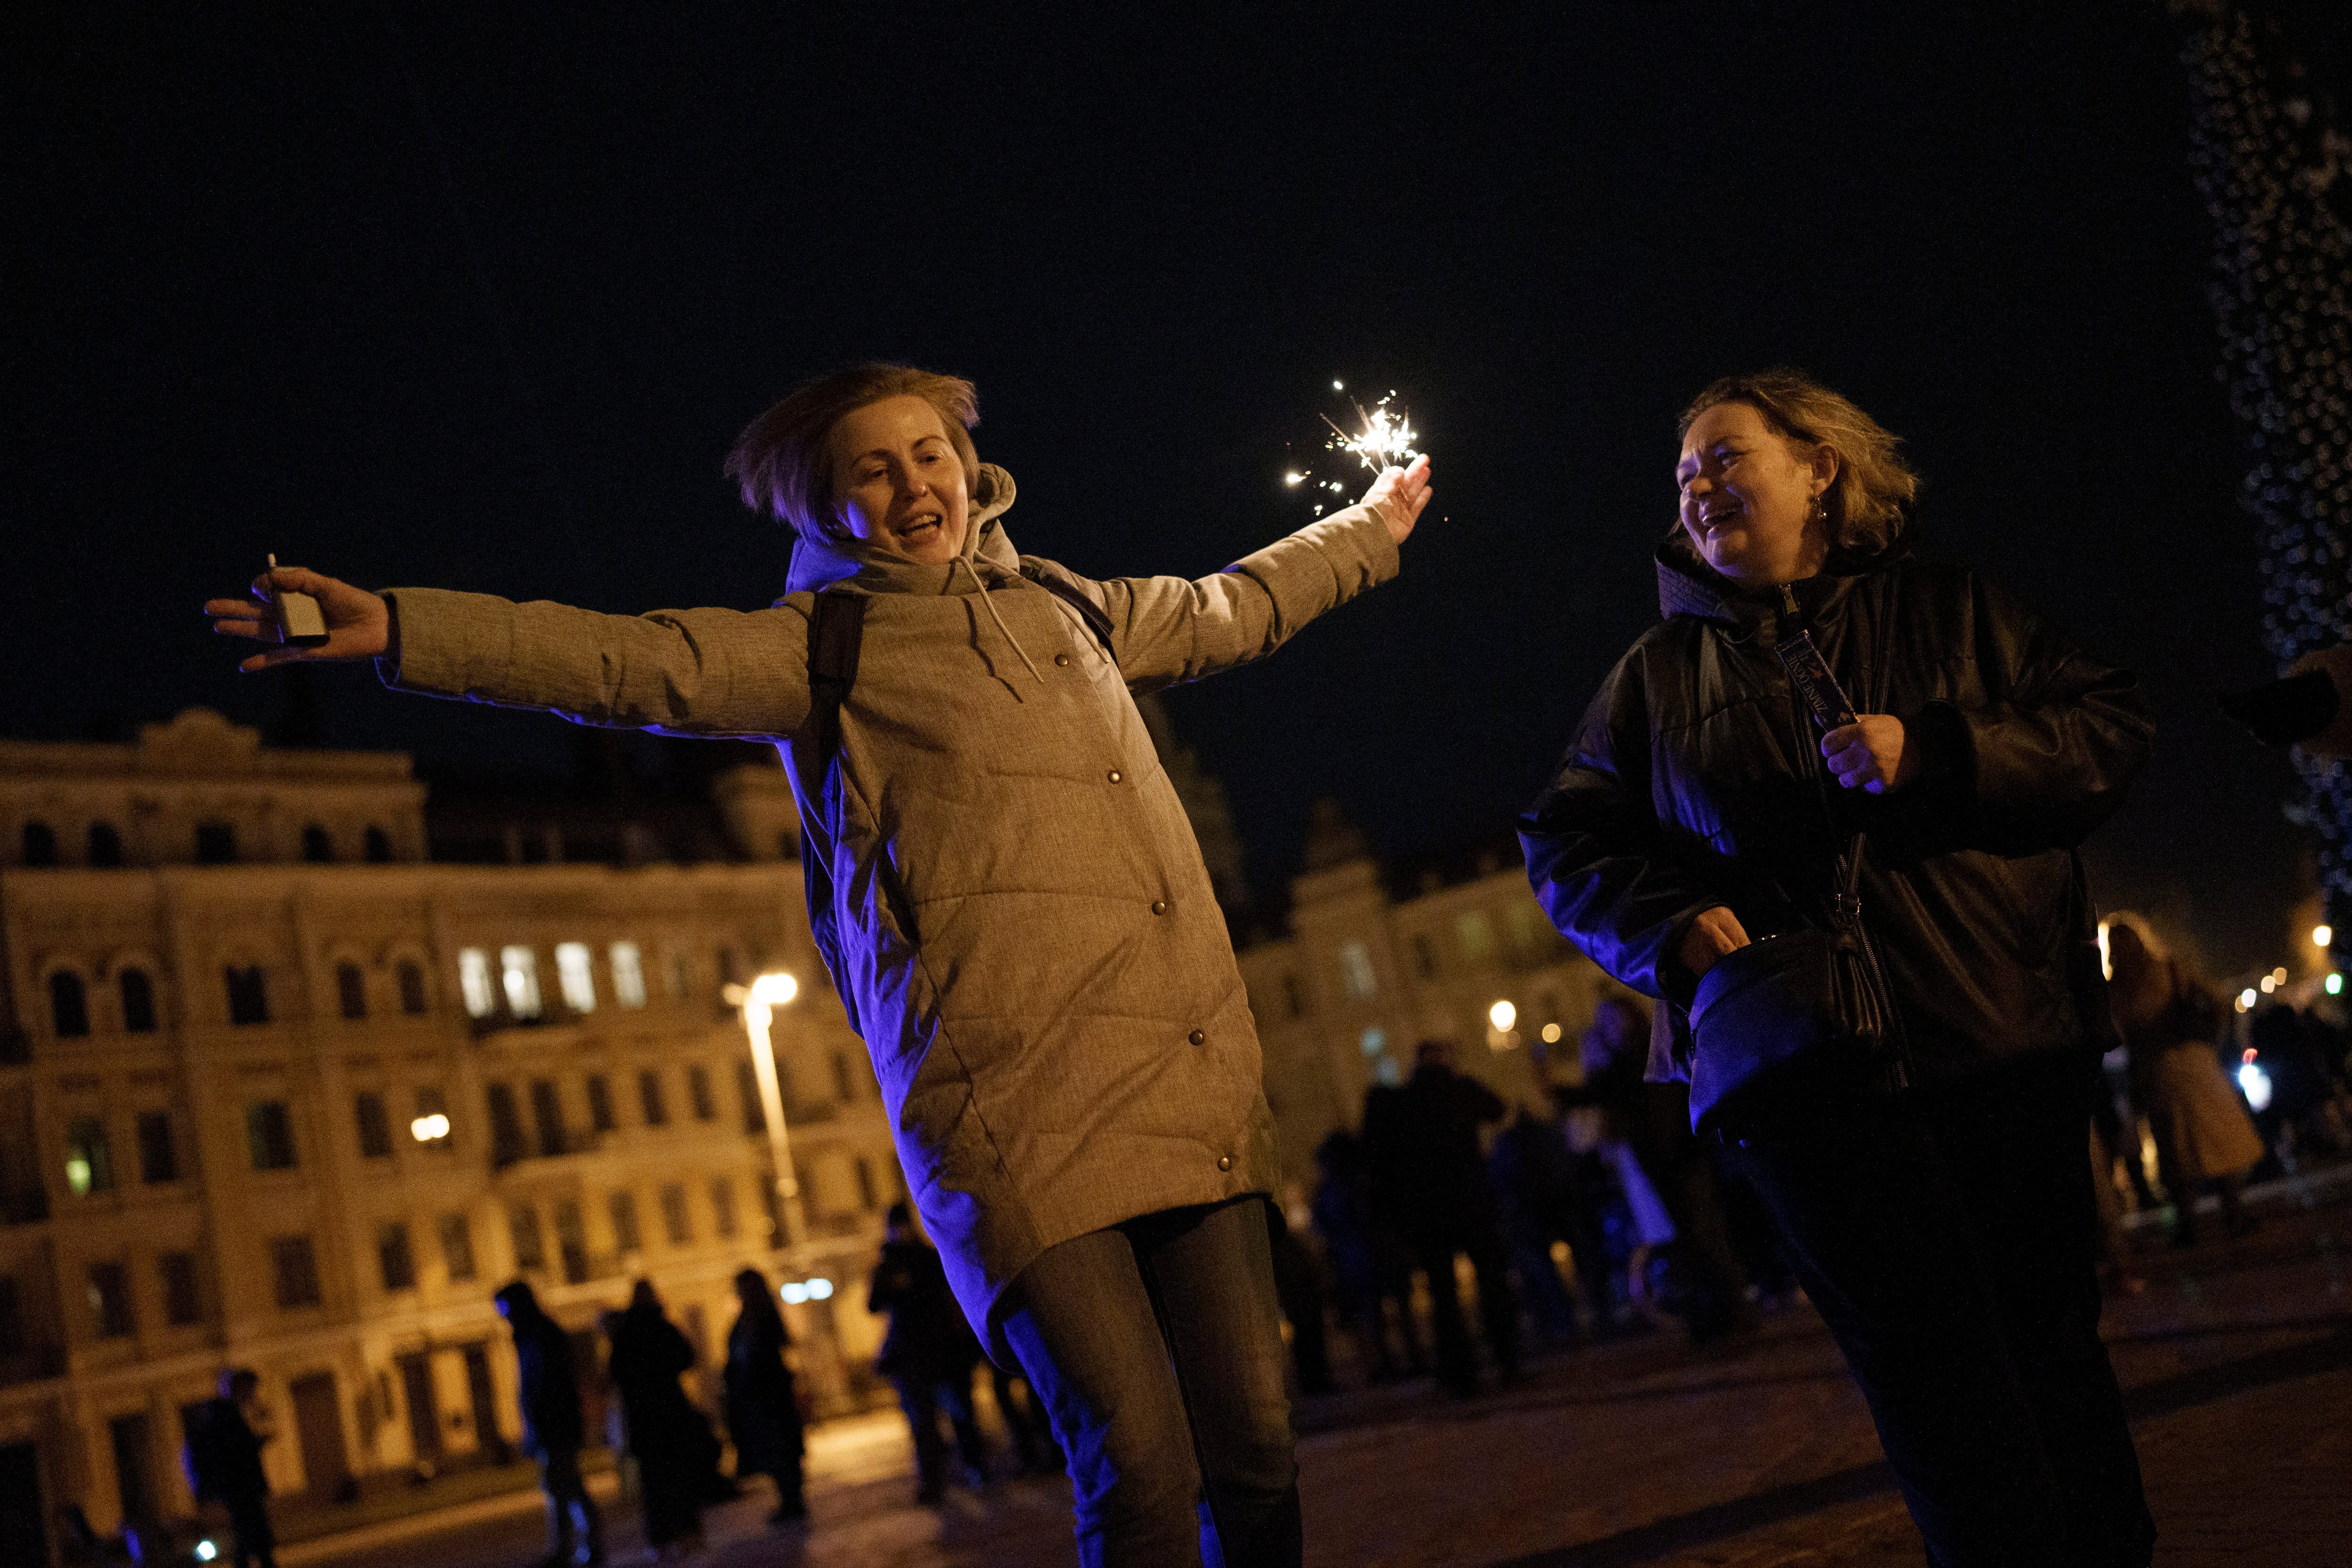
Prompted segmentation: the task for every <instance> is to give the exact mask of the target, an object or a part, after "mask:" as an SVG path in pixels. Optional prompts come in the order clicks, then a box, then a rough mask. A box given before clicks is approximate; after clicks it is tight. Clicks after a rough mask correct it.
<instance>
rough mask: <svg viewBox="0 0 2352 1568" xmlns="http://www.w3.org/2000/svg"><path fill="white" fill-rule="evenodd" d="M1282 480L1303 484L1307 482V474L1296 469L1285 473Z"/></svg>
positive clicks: (1286, 482)
mask: <svg viewBox="0 0 2352 1568" xmlns="http://www.w3.org/2000/svg"><path fill="white" fill-rule="evenodd" d="M1282 482H1283V483H1284V484H1286V485H1303V484H1305V483H1306V482H1307V476H1306V475H1305V474H1302V473H1297V472H1296V471H1294V472H1291V473H1287V474H1285V475H1283V476H1282Z"/></svg>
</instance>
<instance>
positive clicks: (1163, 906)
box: [1151, 899, 1168, 915]
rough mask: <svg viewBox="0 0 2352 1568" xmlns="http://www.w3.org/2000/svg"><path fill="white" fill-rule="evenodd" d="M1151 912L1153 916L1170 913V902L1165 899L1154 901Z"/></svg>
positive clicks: (1152, 901)
mask: <svg viewBox="0 0 2352 1568" xmlns="http://www.w3.org/2000/svg"><path fill="white" fill-rule="evenodd" d="M1151 912H1152V913H1153V914H1155V915H1164V914H1166V913H1167V912H1168V900H1165V899H1154V900H1151Z"/></svg>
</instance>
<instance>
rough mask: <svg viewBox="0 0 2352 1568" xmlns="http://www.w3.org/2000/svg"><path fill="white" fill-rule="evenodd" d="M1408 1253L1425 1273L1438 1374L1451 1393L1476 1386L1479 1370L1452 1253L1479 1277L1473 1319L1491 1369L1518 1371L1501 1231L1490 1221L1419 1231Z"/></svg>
mask: <svg viewBox="0 0 2352 1568" xmlns="http://www.w3.org/2000/svg"><path fill="white" fill-rule="evenodd" d="M1412 1249H1413V1255H1414V1256H1415V1257H1416V1258H1419V1260H1420V1262H1421V1267H1422V1269H1423V1272H1425V1273H1426V1274H1427V1275H1428V1276H1429V1316H1430V1327H1431V1328H1432V1329H1433V1331H1435V1333H1436V1337H1437V1379H1438V1381H1439V1382H1440V1383H1443V1384H1444V1385H1445V1386H1446V1387H1447V1388H1450V1389H1452V1390H1453V1391H1454V1393H1456V1394H1468V1393H1471V1392H1473V1391H1475V1389H1476V1388H1477V1386H1478V1373H1477V1369H1476V1367H1475V1365H1474V1364H1473V1363H1472V1362H1471V1359H1470V1329H1469V1325H1468V1324H1467V1323H1466V1322H1465V1321H1464V1320H1463V1316H1462V1294H1461V1291H1460V1290H1459V1289H1456V1288H1455V1286H1454V1254H1455V1253H1457V1252H1458V1253H1462V1254H1464V1255H1465V1256H1466V1257H1468V1258H1469V1259H1470V1268H1471V1270H1472V1272H1474V1273H1475V1274H1476V1276H1477V1278H1478V1319H1479V1322H1480V1324H1481V1326H1482V1327H1483V1328H1484V1329H1485V1330H1486V1353H1487V1354H1488V1355H1490V1356H1492V1357H1494V1358H1495V1370H1496V1371H1497V1372H1499V1373H1503V1374H1504V1375H1506V1376H1509V1375H1511V1374H1512V1373H1517V1371H1518V1370H1519V1302H1518V1298H1517V1297H1516V1296H1514V1295H1512V1294H1511V1276H1510V1272H1509V1269H1510V1254H1509V1251H1508V1249H1507V1248H1506V1247H1504V1245H1503V1233H1502V1231H1501V1229H1500V1228H1499V1227H1498V1226H1496V1225H1494V1224H1493V1223H1492V1222H1486V1223H1472V1224H1467V1225H1462V1226H1447V1227H1444V1228H1439V1229H1424V1230H1421V1231H1418V1232H1417V1233H1416V1234H1415V1235H1414V1236H1413V1238H1412Z"/></svg>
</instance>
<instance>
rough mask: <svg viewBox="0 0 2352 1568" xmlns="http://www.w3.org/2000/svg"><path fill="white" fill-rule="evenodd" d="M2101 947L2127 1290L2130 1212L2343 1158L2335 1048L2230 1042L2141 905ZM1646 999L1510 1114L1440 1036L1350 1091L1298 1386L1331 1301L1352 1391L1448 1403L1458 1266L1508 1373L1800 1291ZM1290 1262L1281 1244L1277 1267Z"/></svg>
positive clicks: (1319, 1225) (2094, 1171)
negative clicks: (1660, 1063)
mask: <svg viewBox="0 0 2352 1568" xmlns="http://www.w3.org/2000/svg"><path fill="white" fill-rule="evenodd" d="M2107 945H2108V952H2109V955H2110V964H2111V969H2112V973H2111V978H2110V981H2109V989H2110V994H2111V996H2112V997H2113V1000H2114V1005H2115V1014H2116V1025H2117V1028H2118V1031H2119V1033H2120V1036H2121V1038H2122V1044H2121V1047H2119V1048H2118V1049H2117V1050H2116V1052H2114V1053H2113V1054H2112V1055H2111V1056H2110V1058H2108V1063H2107V1070H2106V1071H2105V1072H2104V1073H2103V1074H2102V1075H2101V1076H2100V1078H2099V1079H2098V1080H2097V1088H2096V1089H2095V1091H2094V1093H2093V1094H2092V1096H2091V1097H2090V1103H2089V1104H2088V1105H2087V1106H2086V1108H2085V1117H2084V1120H2085V1123H2086V1129H2087V1138H2088V1141H2089V1146H2090V1158H2089V1160H2088V1162H2087V1164H2086V1170H2088V1171H2089V1172H2090V1173H2091V1175H2092V1179H2093V1184H2094V1186H2095V1188H2096V1189H2097V1195H2098V1197H2099V1200H2100V1205H2101V1213H2102V1216H2103V1220H2104V1222H2105V1228H2106V1231H2107V1237H2108V1252H2107V1258H2106V1267H2105V1270H2104V1273H2105V1279H2106V1280H2107V1282H2108V1284H2109V1286H2110V1288H2112V1289H2118V1290H2126V1291H2136V1290H2137V1289H2143V1288H2144V1286H2145V1280H2144V1279H2143V1278H2142V1276H2141V1275H2140V1274H2139V1272H2138V1271H2137V1269H2136V1268H2134V1266H2133V1264H2132V1261H2131V1258H2132V1254H2133V1251H2134V1250H2135V1249H2134V1247H2133V1246H2132V1244H2130V1243H2129V1242H2128V1241H2127V1240H2126V1235H2125V1218H2126V1215H2128V1214H2131V1213H2134V1212H2137V1213H2143V1214H2147V1215H2152V1216H2154V1218H2155V1221H2156V1223H2157V1224H2158V1226H2159V1227H2160V1234H2161V1236H2162V1237H2163V1238H2164V1240H2165V1242H2166V1244H2167V1245H2168V1246H2170V1247H2176V1248H2184V1247H2195V1246H2197V1245H2199V1244H2200V1241H2201V1240H2202V1239H2203V1237H2204V1236H2205V1232H2204V1229H2203V1226H2202V1222H2201V1221H2200V1208H2202V1209H2207V1210H2212V1211H2215V1212H2216V1213H2217V1214H2218V1217H2219V1220H2220V1223H2221V1228H2222V1231H2223V1233H2224V1235H2225V1236H2227V1237H2231V1238H2235V1237H2242V1236H2245V1235H2247V1234H2249V1233H2251V1232H2252V1231H2253V1230H2254V1229H2256V1228H2257V1226H2258V1224H2259V1222H2258V1221H2257V1220H2256V1219H2255V1218H2254V1216H2253V1215H2251V1214H2249V1213H2248V1212H2247V1210H2246V1207H2245V1205H2244V1204H2243V1202H2242V1193H2243V1191H2244V1188H2245V1187H2246V1185H2247V1184H2248V1183H2249V1182H2250V1181H2252V1180H2254V1179H2256V1178H2257V1177H2258V1176H2260V1175H2267V1174H2283V1173H2290V1172H2292V1170H2294V1168H2295V1166H2296V1165H2297V1163H2298V1161H2308V1160H2311V1159H2321V1160H2326V1159H2331V1158H2344V1157H2347V1156H2352V1066H2347V1051H2352V1036H2347V1032H2346V1030H2345V1029H2344V1027H2343V1026H2341V1025H2340V1024H2339V1023H2337V1022H2334V1021H2331V1020H2330V1019H2329V1018H2328V1017H2326V1016H2323V1015H2322V1013H2321V1011H2320V1010H2318V1009H2315V1008H2304V1009H2298V1008H2296V1007H2294V1006H2293V1005H2288V1004H2286V1003H2284V1002H2277V1003H2272V1004H2269V1005H2264V1006H2263V1007H2262V1008H2261V1010H2260V1011H2259V1012H2257V1013H2255V1014H2254V1016H2252V1017H2251V1018H2250V1019H2248V1020H2246V1022H2245V1026H2244V1027H2243V1030H2242V1031H2241V1030H2240V1028H2239V1027H2238V1026H2237V1024H2236V1020H2235V1019H2234V1017H2233V1016H2232V1014H2231V1010H2230V1007H2229V1005H2228V1003H2227V1002H2226V1001H2225V1000H2224V999H2223V998H2221V996H2219V995H2217V994H2215V992H2214V989H2213V987H2212V986H2211V985H2210V983H2208V982H2207V981H2205V980H2204V979H2203V978H2202V977H2201V976H2200V975H2199V974H2198V973H2196V972H2195V970H2194V968H2193V966H2191V965H2189V964H2188V963H2184V962H2183V961H2182V960H2181V959H2180V958H2179V957H2178V956H2176V955H2175V954H2174V953H2173V952H2172V950H2171V949H2170V947H2169V946H2168V944H2167V943H2165V942H2163V941H2162V940H2160V939H2159V938H2158V936H2157V935H2156V933H2155V932H2154V931H2153V930H2152V929H2151V928H2150V926H2149V925H2148V922H2147V921H2145V920H2144V919H2142V918H2141V917H2139V916H2137V915H2135V914H2130V913H2121V914H2116V915H2112V916H2110V917H2108V921H2107ZM1644 1006H1645V1005H1644V1004H1642V1003H1639V1002H1637V1001H1635V1000H1633V999H1630V998H1627V997H1622V996H1612V997H1608V998H1604V999H1603V1000H1602V1001H1601V1004H1600V1005H1599V1007H1598V1009H1597V1011H1596V1016H1595V1017H1594V1019H1593V1022H1592V1024H1591V1026H1590V1027H1589V1028H1588V1029H1587V1030H1586V1031H1585V1033H1584V1035H1583V1037H1582V1039H1581V1041H1580V1047H1579V1049H1578V1051H1577V1053H1576V1059H1575V1061H1574V1064H1573V1065H1572V1066H1571V1065H1569V1064H1566V1063H1559V1062H1553V1063H1549V1064H1547V1063H1544V1062H1543V1061H1542V1059H1541V1057H1540V1056H1538V1072H1537V1076H1538V1078H1539V1079H1543V1080H1544V1087H1543V1088H1542V1089H1540V1090H1539V1091H1538V1095H1537V1096H1535V1097H1532V1098H1530V1097H1525V1096H1523V1097H1522V1099H1521V1100H1520V1101H1519V1102H1518V1103H1517V1104H1516V1105H1513V1104H1507V1103H1506V1102H1505V1101H1504V1100H1503V1099H1502V1098H1501V1097H1500V1096H1499V1095H1497V1094H1496V1092H1495V1091H1494V1090H1493V1089H1489V1088H1487V1087H1486V1086H1485V1085H1483V1084H1482V1083H1480V1082H1478V1081H1477V1080H1476V1079H1472V1078H1469V1077H1467V1076H1465V1075H1464V1074H1463V1073H1461V1072H1460V1071H1459V1070H1458V1069H1457V1067H1456V1064H1455V1058H1454V1047H1452V1046H1451V1045H1450V1044H1448V1043H1447V1042H1444V1041H1429V1042H1425V1043H1424V1044H1423V1046H1422V1047H1420V1049H1419V1051H1418V1053H1417V1065H1416V1068H1415V1070H1414V1073H1413V1075H1412V1078H1411V1079H1408V1080H1407V1081H1406V1082H1405V1083H1404V1084H1402V1085H1401V1086H1395V1087H1391V1086H1387V1085H1381V1084H1375V1085H1374V1086H1372V1088H1371V1089H1369V1090H1368V1091H1367V1092H1366V1095H1365V1098H1364V1104H1363V1110H1362V1114H1361V1118H1360V1131H1358V1130H1353V1129H1342V1130H1340V1131H1335V1132H1333V1133H1331V1134H1330V1135H1328V1137H1327V1138H1325V1139H1324V1140H1323V1142H1322V1143H1321V1145H1320V1146H1319V1147H1318V1150H1317V1152H1316V1161H1317V1164H1318V1171H1319V1178H1318V1182H1317V1184H1316V1185H1315V1187H1314V1190H1313V1192H1312V1194H1311V1195H1310V1198H1309V1202H1308V1206H1307V1211H1306V1212H1307V1215H1310V1216H1311V1225H1312V1236H1313V1237H1314V1239H1315V1241H1316V1243H1317V1246H1316V1247H1313V1248H1306V1247H1300V1246H1299V1244H1298V1243H1297V1240H1295V1239H1294V1240H1293V1241H1292V1242H1291V1243H1290V1248H1289V1249H1290V1250H1291V1251H1294V1252H1296V1253H1297V1255H1298V1257H1299V1258H1300V1259H1301V1261H1300V1263H1299V1264H1297V1265H1295V1266H1294V1267H1293V1268H1292V1269H1291V1270H1290V1272H1292V1273H1293V1275H1294V1277H1295V1278H1297V1279H1303V1280H1304V1283H1303V1284H1294V1285H1293V1286H1292V1287H1291V1288H1290V1289H1287V1290H1286V1292H1285V1294H1284V1311H1285V1316H1286V1318H1287V1319H1288V1320H1289V1321H1291V1323H1292V1324H1293V1325H1294V1341H1293V1351H1294V1354H1295V1356H1296V1359H1297V1381H1298V1386H1299V1389H1300V1391H1301V1392H1302V1393H1307V1394H1315V1393H1323V1392H1328V1391H1329V1390H1330V1389H1332V1388H1333V1387H1335V1386H1337V1385H1338V1382H1339V1380H1338V1379H1336V1378H1335V1376H1334V1373H1333V1372H1332V1370H1331V1366H1330V1361H1329V1357H1328V1352H1326V1350H1325V1348H1324V1324H1323V1321H1322V1319H1323V1317H1324V1314H1325V1312H1326V1311H1327V1310H1328V1314H1329V1316H1330V1318H1331V1320H1332V1321H1334V1322H1335V1323H1337V1324H1338V1325H1339V1329H1340V1330H1341V1331H1342V1333H1343V1334H1344V1335H1345V1337H1346V1339H1347V1340H1348V1342H1350V1343H1351V1344H1352V1346H1353V1349H1354V1362H1355V1365H1356V1367H1357V1368H1358V1369H1359V1373H1360V1377H1361V1378H1362V1380H1363V1381H1365V1382H1368V1383H1372V1384H1381V1383H1391V1382H1396V1381H1400V1380H1404V1379H1410V1378H1414V1377H1420V1376H1426V1375H1430V1374H1432V1373H1433V1374H1434V1375H1435V1378H1436V1381H1437V1384H1438V1385H1439V1386H1440V1387H1441V1388H1442V1389H1444V1391H1446V1392H1447V1393H1450V1394H1455V1395H1458V1396H1464V1397H1467V1396H1469V1395H1471V1394H1475V1393H1476V1392H1477V1391H1478V1388H1479V1382H1478V1368H1477V1365H1476V1364H1475V1362H1476V1358H1475V1355H1474V1352H1473V1348H1472V1345H1471V1343H1470V1340H1469V1335H1468V1332H1467V1321H1466V1319H1465V1314H1464V1312H1463V1310H1462V1306H1461V1301H1460V1283H1461V1282H1466V1281H1465V1276H1466V1277H1467V1279H1469V1280H1475V1292H1476V1296H1477V1300H1478V1311H1477V1317H1478V1320H1479V1321H1480V1323H1481V1324H1482V1326H1483V1329H1484V1350H1485V1352H1486V1363H1487V1364H1488V1367H1489V1368H1490V1371H1491V1374H1492V1375H1493V1376H1494V1377H1495V1378H1496V1379H1498V1380H1500V1381H1502V1382H1505V1383H1507V1382H1508V1381H1510V1380H1511V1379H1512V1378H1513V1377H1514V1376H1516V1375H1517V1367H1518V1364H1519V1359H1520V1352H1519V1346H1520V1343H1521V1340H1522V1337H1523V1335H1525V1336H1528V1337H1531V1338H1532V1341H1533V1342H1534V1343H1536V1344H1537V1345H1539V1346H1543V1347H1547V1348H1557V1347H1563V1346H1570V1345H1574V1344H1577V1343H1581V1342H1593V1341H1599V1340H1606V1339H1610V1338H1613V1337H1621V1336H1624V1335H1629V1334H1640V1333H1646V1332H1651V1331H1656V1330H1658V1329H1662V1328H1664V1329H1670V1330H1673V1331H1678V1332H1680V1333H1682V1334H1684V1335H1685V1337H1686V1338H1687V1339H1688V1340H1689V1342H1691V1343H1692V1344H1693V1345H1695V1346H1706V1345H1709V1344H1711V1343H1713V1342H1717V1341H1720V1340H1725V1339H1727V1338H1728V1339H1737V1338H1738V1336H1740V1335H1742V1334H1744V1333H1747V1332H1749V1331H1753V1330H1755V1329H1756V1328H1757V1327H1759V1324H1760V1323H1761V1321H1762V1320H1763V1317H1764V1315H1765V1314H1766V1313H1769V1311H1772V1310H1777V1308H1778V1307H1779V1306H1780V1305H1781V1304H1783V1303H1785V1302H1787V1301H1789V1300H1793V1299H1795V1298H1796V1297H1797V1296H1798V1295H1799V1293H1800V1292H1799V1289H1798V1287H1797V1284H1796V1281H1795V1279H1794V1278H1793V1277H1792V1275H1791V1274H1790V1269H1789V1267H1788V1265H1787V1263H1786V1261H1785V1260H1784V1259H1783V1258H1781V1256H1780V1251H1779V1248H1778V1247H1777V1246H1776V1244H1775V1242H1774V1240H1773V1237H1772V1234H1771V1229H1770V1226H1769V1221H1768V1220H1767V1218H1766V1215H1765V1213H1764V1211H1763V1209H1762V1207H1761V1206H1760V1205H1759V1202H1758V1198H1757V1194H1755V1192H1754V1190H1753V1189H1752V1188H1751V1187H1750V1186H1749V1185H1748V1183H1746V1182H1745V1181H1744V1180H1742V1179H1741V1178H1740V1177H1739V1176H1738V1173H1736V1172H1735V1171H1733V1170H1731V1169H1729V1168H1727V1164H1726V1163H1725V1162H1724V1161H1723V1160H1722V1159H1721V1158H1720V1157H1719V1153H1718V1148H1717V1142H1716V1141H1714V1140H1708V1139H1702V1138H1701V1137H1699V1136H1697V1135H1696V1134H1695V1133H1694V1132H1693V1131H1691V1125H1690V1114H1689V1086H1688V1085H1686V1084H1681V1083H1649V1082H1644V1081H1643V1067H1644V1063H1645V1061H1646V1058H1647V1056H1648V1053H1649V1046H1650V1024H1649V1020H1648V1017H1647V1016H1646V1013H1645V1011H1644V1010H1643V1009H1644ZM2241 1061H2242V1062H2244V1063H2247V1064H2252V1066H2253V1067H2254V1068H2257V1069H2258V1070H2259V1071H2260V1073H2261V1074H2262V1077H2263V1079H2264V1080H2265V1081H2266V1082H2267V1083H2268V1084H2269V1085H2270V1086H2271V1091H2270V1094H2269V1096H2268V1098H2267V1100H2266V1101H2265V1103H2264V1104H2263V1106H2262V1107H2261V1108H2259V1109H2257V1108H2256V1107H2254V1106H2252V1105H2251V1104H2250V1103H2249V1101H2248V1100H2247V1098H2246V1095H2245V1092H2244V1090H2243V1089H2242V1085H2241V1083H2240V1082H2239V1081H2238V1079H2237V1078H2236V1076H2235V1075H2234V1073H2233V1072H2232V1071H2231V1068H2232V1067H2233V1066H2234V1065H2237V1064H2239V1063H2240V1062H2241ZM2151 1165H2152V1166H2153V1169H2152V1170H2151V1169H2150V1166H2151ZM1284 1253H1285V1247H1284V1246H1283V1245H1282V1244H1281V1243H1279V1242H1278V1243H1277V1245H1276V1267H1277V1270H1278V1271H1280V1270H1282V1268H1283V1259H1284ZM1457 1260H1459V1261H1457ZM1464 1263H1466V1265H1467V1268H1464V1267H1462V1266H1461V1265H1462V1264H1464ZM1318 1287H1319V1290H1318ZM1417 1304H1418V1310H1416V1307H1417ZM1310 1319H1311V1320H1312V1321H1311V1322H1310V1321H1308V1320H1310ZM1301 1325H1304V1326H1301Z"/></svg>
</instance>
